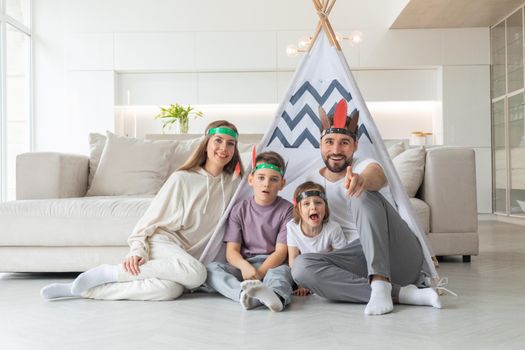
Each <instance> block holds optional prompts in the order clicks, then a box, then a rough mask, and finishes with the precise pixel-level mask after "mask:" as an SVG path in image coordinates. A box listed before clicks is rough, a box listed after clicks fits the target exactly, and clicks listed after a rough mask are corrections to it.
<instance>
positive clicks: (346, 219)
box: [298, 157, 395, 242]
mask: <svg viewBox="0 0 525 350" xmlns="http://www.w3.org/2000/svg"><path fill="white" fill-rule="evenodd" d="M371 163H377V164H379V162H378V161H376V160H374V159H372V158H355V157H354V159H353V161H352V171H353V172H354V173H356V174H361V173H362V172H363V170H365V168H366V167H367V166H368V165H369V164H371ZM379 165H380V166H381V164H379ZM305 181H313V182H317V183H318V184H320V185H322V186H324V188H325V190H326V197H327V200H328V207H329V208H330V220H332V221H335V222H337V223H338V224H339V225H341V228H342V229H343V232H344V234H345V236H346V239H347V241H348V242H351V241H354V240H356V239H357V238H359V235H358V233H357V226H356V222H355V219H354V217H353V216H352V213H351V211H350V201H349V200H348V198H349V197H348V195H347V193H346V189H345V187H344V184H345V178H344V177H343V178H342V179H340V180H338V181H336V182H330V181H328V180H327V179H326V178H325V177H324V176H322V175H321V174H320V173H319V169H316V170H314V171H313V172H311V173H310V174H308V175H306V176H305V177H304V178H303V180H302V181H301V182H300V183H302V182H305ZM300 183H298V185H299V184H300ZM379 192H380V193H381V194H382V195H383V196H384V197H385V198H386V200H388V201H389V202H390V204H392V205H393V206H394V208H395V204H394V200H393V198H392V194H391V193H390V188H389V187H388V184H387V185H385V186H384V187H383V188H382V189H381V190H380V191H379Z"/></svg>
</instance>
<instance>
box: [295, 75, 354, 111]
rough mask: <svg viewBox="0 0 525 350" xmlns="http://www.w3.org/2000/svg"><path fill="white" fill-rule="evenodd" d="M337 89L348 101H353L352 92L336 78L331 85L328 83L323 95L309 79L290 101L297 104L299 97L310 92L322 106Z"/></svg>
mask: <svg viewBox="0 0 525 350" xmlns="http://www.w3.org/2000/svg"><path fill="white" fill-rule="evenodd" d="M335 89H337V91H339V93H340V94H341V96H342V97H343V98H344V99H345V100H346V101H351V100H352V95H351V94H350V92H348V91H346V89H345V88H344V87H343V85H341V83H340V82H339V81H337V80H336V79H334V80H332V82H331V83H330V85H328V88H327V89H326V91H325V92H324V94H323V95H322V96H321V94H319V92H317V90H316V89H315V88H314V87H313V86H312V84H310V82H309V81H307V82H305V83H304V84H303V85H302V86H301V87H300V88H299V90H297V92H296V93H295V94H293V96H292V97H291V98H290V103H291V104H292V105H295V104H296V103H297V101H299V99H301V97H302V96H303V94H304V93H306V92H309V93H310V94H311V95H312V96H313V97H314V98H315V100H316V101H317V102H318V103H319V105H321V106H322V105H323V104H324V103H325V102H326V100H328V97H330V95H331V94H332V92H333V91H334V90H335Z"/></svg>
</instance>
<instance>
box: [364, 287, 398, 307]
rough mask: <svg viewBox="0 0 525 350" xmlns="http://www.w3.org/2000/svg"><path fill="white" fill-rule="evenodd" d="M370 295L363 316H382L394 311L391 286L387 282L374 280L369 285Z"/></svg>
mask: <svg viewBox="0 0 525 350" xmlns="http://www.w3.org/2000/svg"><path fill="white" fill-rule="evenodd" d="M370 287H371V288H372V293H371V294H370V300H369V301H368V304H367V305H366V308H365V315H383V314H387V313H389V312H391V311H392V310H393V309H394V304H393V302H392V296H391V292H392V285H391V284H390V282H388V281H382V280H375V281H372V283H370Z"/></svg>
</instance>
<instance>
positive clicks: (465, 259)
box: [463, 255, 470, 263]
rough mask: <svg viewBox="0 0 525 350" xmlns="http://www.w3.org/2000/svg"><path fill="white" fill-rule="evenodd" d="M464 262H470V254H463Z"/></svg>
mask: <svg viewBox="0 0 525 350" xmlns="http://www.w3.org/2000/svg"><path fill="white" fill-rule="evenodd" d="M463 262H464V263H469V262H470V255H463Z"/></svg>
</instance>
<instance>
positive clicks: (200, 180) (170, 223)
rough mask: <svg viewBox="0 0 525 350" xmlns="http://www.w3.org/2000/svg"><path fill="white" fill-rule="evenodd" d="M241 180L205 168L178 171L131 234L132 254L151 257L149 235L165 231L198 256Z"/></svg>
mask: <svg viewBox="0 0 525 350" xmlns="http://www.w3.org/2000/svg"><path fill="white" fill-rule="evenodd" d="M239 183H240V178H239V177H232V175H229V174H226V173H221V174H220V175H218V176H215V177H214V176H212V175H211V174H209V173H208V172H207V171H205V170H204V169H202V168H197V169H196V170H189V171H186V170H183V171H176V172H174V173H173V174H172V175H171V176H170V177H169V178H168V180H167V181H166V183H165V184H164V186H162V188H161V189H160V191H159V193H157V195H156V196H155V198H154V199H153V201H152V202H151V204H150V206H149V208H148V210H146V213H144V215H143V216H142V218H141V219H140V220H139V222H138V223H137V225H136V226H135V228H134V229H133V233H132V234H131V236H129V238H128V244H129V246H130V252H129V254H128V256H133V255H136V256H140V257H143V258H145V259H146V260H147V259H148V257H149V243H148V241H147V239H148V237H151V236H152V235H154V234H164V235H166V236H167V237H169V238H170V239H171V240H173V242H174V243H176V244H177V245H179V246H180V247H182V248H183V249H184V250H185V251H187V252H188V253H189V254H191V255H192V256H193V257H195V258H197V259H198V258H199V257H200V254H201V253H202V252H203V251H204V248H205V247H206V244H207V243H208V240H209V238H210V237H211V235H212V234H213V232H214V230H215V227H216V225H217V223H218V222H219V220H220V218H221V216H222V214H223V213H224V210H225V209H226V207H227V206H228V203H229V202H230V200H231V198H232V196H233V194H234V193H235V190H236V188H237V186H238V185H239Z"/></svg>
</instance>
